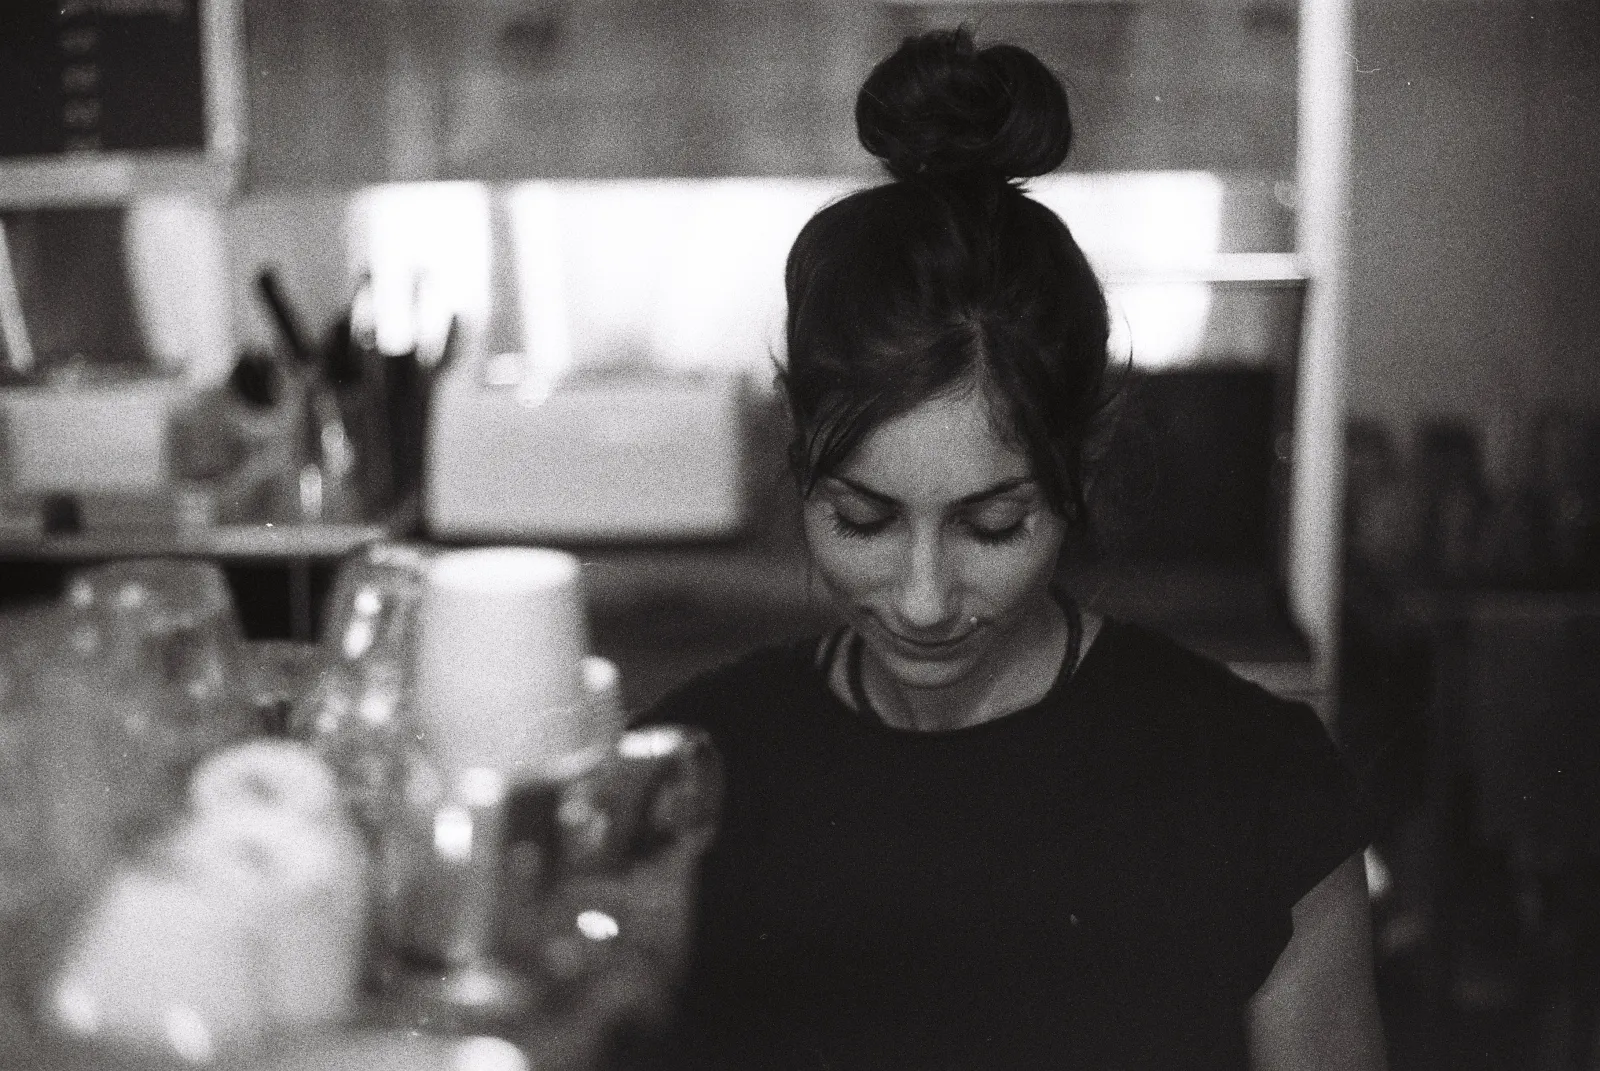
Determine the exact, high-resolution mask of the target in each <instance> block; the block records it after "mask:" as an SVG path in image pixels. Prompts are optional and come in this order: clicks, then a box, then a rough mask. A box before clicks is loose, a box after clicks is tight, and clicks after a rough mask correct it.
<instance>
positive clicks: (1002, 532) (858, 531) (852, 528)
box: [833, 512, 1028, 547]
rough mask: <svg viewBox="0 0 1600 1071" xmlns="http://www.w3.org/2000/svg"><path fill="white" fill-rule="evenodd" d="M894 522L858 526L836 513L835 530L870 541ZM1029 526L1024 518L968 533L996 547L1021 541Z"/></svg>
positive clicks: (885, 520) (886, 520)
mask: <svg viewBox="0 0 1600 1071" xmlns="http://www.w3.org/2000/svg"><path fill="white" fill-rule="evenodd" d="M893 520H894V518H893V517H884V518H882V519H881V520H876V521H868V522H867V523H866V524H858V523H856V522H855V521H849V520H846V519H845V518H844V517H843V515H841V514H839V513H837V512H835V513H834V515H833V530H834V532H835V533H837V534H838V535H841V536H844V537H845V538H847V539H870V538H871V537H873V536H875V535H877V534H878V533H880V532H882V531H883V530H884V529H886V528H888V527H889V525H890V523H891V522H892V521H893ZM1027 526H1028V519H1027V518H1026V517H1024V518H1022V519H1021V520H1019V521H1018V522H1017V523H1016V524H1013V525H1010V526H1008V527H1006V528H998V529H990V528H979V527H977V526H976V525H972V524H968V525H967V531H968V532H969V533H970V534H971V535H972V538H973V539H975V540H977V541H978V542H979V543H982V544H983V545H984V546H989V547H995V546H1001V545H1003V544H1006V543H1012V542H1015V541H1016V540H1018V539H1020V538H1021V537H1022V533H1023V531H1024V530H1025V529H1026V528H1027Z"/></svg>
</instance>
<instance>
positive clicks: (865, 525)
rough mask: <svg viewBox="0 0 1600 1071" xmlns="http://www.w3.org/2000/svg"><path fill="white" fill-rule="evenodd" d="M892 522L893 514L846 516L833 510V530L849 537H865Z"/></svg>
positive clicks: (880, 530)
mask: <svg viewBox="0 0 1600 1071" xmlns="http://www.w3.org/2000/svg"><path fill="white" fill-rule="evenodd" d="M893 522H894V515H893V514H885V515H884V516H881V517H863V518H854V517H847V516H845V514H843V513H841V512H840V511H839V510H834V511H833V530H834V531H835V532H836V533H838V534H839V535H842V536H845V537H846V538H849V539H867V538H869V537H871V536H875V535H877V534H878V533H880V532H882V531H883V530H884V529H886V528H888V527H889V525H890V524H892V523H893Z"/></svg>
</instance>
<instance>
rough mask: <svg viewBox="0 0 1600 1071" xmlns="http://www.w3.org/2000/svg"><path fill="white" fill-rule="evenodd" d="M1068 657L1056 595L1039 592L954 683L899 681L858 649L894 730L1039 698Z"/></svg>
mask: <svg viewBox="0 0 1600 1071" xmlns="http://www.w3.org/2000/svg"><path fill="white" fill-rule="evenodd" d="M1066 656H1067V622H1066V615H1065V614H1064V613H1063V612H1062V610H1061V607H1060V605H1059V604H1057V602H1056V601H1055V599H1053V598H1051V597H1050V596H1049V595H1043V596H1041V598H1040V599H1039V601H1038V603H1037V604H1036V605H1034V606H1033V607H1031V608H1030V609H1029V612H1028V613H1027V614H1025V615H1023V616H1022V617H1021V618H1020V619H1019V620H1018V621H1017V623H1016V624H1015V625H1014V626H1013V627H1012V628H1011V629H1010V630H1009V631H1008V632H1007V633H1006V634H1005V635H1002V636H997V637H995V641H994V646H993V647H992V649H991V651H990V654H989V657H988V658H986V659H985V660H984V661H982V662H980V663H979V664H978V665H977V666H975V667H974V668H973V670H972V672H971V673H968V674H967V675H966V676H965V677H963V678H961V679H960V680H958V681H955V682H954V683H952V684H949V685H945V686H943V687H940V688H915V687H910V686H907V685H904V684H901V683H899V682H898V681H896V680H895V679H894V678H893V677H891V676H890V675H889V674H888V673H886V672H885V671H884V670H883V668H882V666H881V665H880V664H879V663H878V661H877V659H876V658H875V657H874V656H873V654H872V649H871V648H870V647H867V648H866V649H865V650H864V651H863V652H862V666H861V670H862V684H863V686H864V687H865V690H866V693H867V699H868V700H869V701H870V702H871V704H872V708H873V710H874V711H875V712H876V713H877V715H878V717H880V718H882V719H883V720H884V721H885V722H886V723H887V724H889V725H891V726H894V727H895V728H897V729H916V730H921V731H924V732H940V731H949V730H951V729H964V728H967V727H969V726H973V725H980V724H982V723H983V722H986V721H993V720H994V719H996V718H1000V717H1004V716H1005V715H1007V714H1010V713H1013V712H1014V711H1017V710H1021V709H1023V708H1024V707H1028V706H1032V705H1033V704H1034V703H1037V702H1038V701H1039V700H1040V699H1043V698H1044V696H1045V693H1047V692H1048V691H1049V690H1050V687H1051V685H1053V684H1054V683H1055V681H1056V677H1057V676H1058V675H1059V674H1060V672H1061V664H1062V661H1063V659H1065V658H1066Z"/></svg>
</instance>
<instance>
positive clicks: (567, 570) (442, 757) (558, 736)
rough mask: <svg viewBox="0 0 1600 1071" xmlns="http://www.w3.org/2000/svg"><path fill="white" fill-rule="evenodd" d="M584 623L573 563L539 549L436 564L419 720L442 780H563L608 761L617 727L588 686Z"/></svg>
mask: <svg viewBox="0 0 1600 1071" xmlns="http://www.w3.org/2000/svg"><path fill="white" fill-rule="evenodd" d="M588 647H589V635H588V624H587V621H586V618H585V615H584V608H583V595H582V591H581V589H580V584H579V568H578V560H577V559H576V558H574V557H573V556H572V555H570V554H565V553H562V552H560V551H554V550H541V549H533V548H488V549H482V550H464V551H453V552H450V553H446V554H441V555H440V556H439V557H438V558H436V559H435V560H434V561H433V562H432V563H431V564H430V566H429V569H428V579H427V588H426V591H425V592H424V594H423V599H422V613H421V616H420V619H419V621H418V633H417V643H416V670H417V675H416V682H415V697H416V708H415V709H416V720H417V729H418V731H419V733H420V734H421V735H422V744H423V746H424V747H425V748H426V749H427V750H428V752H429V753H430V755H431V756H432V757H433V759H434V761H435V762H436V763H438V764H439V766H440V767H441V768H442V769H443V770H444V771H445V772H446V773H451V774H458V773H461V772H462V771H465V770H468V769H474V768H478V769H492V770H496V771H499V772H500V773H502V774H504V775H506V776H508V777H511V778H514V779H521V778H527V777H546V776H560V775H561V774H562V772H563V771H565V770H567V769H569V768H570V767H571V766H572V765H573V763H574V762H575V761H581V759H580V757H581V756H584V755H587V754H590V753H602V752H603V751H604V749H605V748H607V747H609V746H610V742H611V740H612V739H613V738H614V736H615V734H616V731H617V729H616V726H614V725H612V724H610V719H608V718H605V717H597V716H596V715H595V713H594V705H593V704H592V703H591V702H590V701H589V694H588V689H587V688H586V687H585V680H584V658H585V656H586V655H587V654H588Z"/></svg>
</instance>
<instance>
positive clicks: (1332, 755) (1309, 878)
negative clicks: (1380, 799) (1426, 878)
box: [1261, 703, 1373, 911]
mask: <svg viewBox="0 0 1600 1071" xmlns="http://www.w3.org/2000/svg"><path fill="white" fill-rule="evenodd" d="M1267 717H1269V718H1270V719H1271V720H1272V726H1271V732H1269V733H1268V734H1267V737H1268V740H1269V749H1268V754H1267V756H1265V758H1266V760H1267V761H1266V763H1265V767H1264V773H1265V791H1264V793H1263V799H1262V801H1261V802H1262V807H1263V814H1262V826H1261V829H1262V835H1263V843H1262V850H1263V853H1264V859H1263V862H1264V864H1265V866H1264V875H1265V878H1266V892H1267V895H1268V898H1269V900H1270V901H1271V906H1272V907H1273V908H1275V909H1278V910H1284V911H1287V910H1288V909H1290V908H1292V907H1293V906H1294V905H1295V904H1296V903H1297V902H1299V900H1300V899H1301V897H1303V896H1305V894H1306V893H1308V892H1310V891H1311V890H1312V889H1314V888H1315V887H1316V886H1317V884H1318V883H1319V882H1321V881H1322V879H1323V878H1325V877H1327V876H1328V875H1329V874H1331V873H1332V872H1333V871H1334V870H1335V869H1336V868H1337V867H1338V866H1339V864H1340V863H1342V862H1344V861H1345V860H1346V859H1348V858H1349V857H1350V856H1351V855H1353V854H1355V853H1356V852H1358V851H1361V850H1362V849H1363V848H1365V847H1366V846H1367V844H1368V843H1369V842H1370V841H1371V839H1372V828H1373V823H1372V820H1371V817H1370V814H1369V811H1368V808H1367V806H1366V804H1365V802H1364V800H1363V799H1362V796H1361V793H1360V792H1359V790H1358V788H1357V784H1356V780H1355V777H1354V775H1353V774H1352V772H1351V769H1350V766H1349V764H1348V762H1347V761H1346V759H1345V756H1344V753H1343V752H1342V751H1341V750H1340V749H1339V747H1338V746H1337V745H1336V744H1335V743H1334V741H1333V739H1332V738H1331V737H1330V736H1329V735H1328V731H1327V729H1326V728H1324V727H1323V725H1322V722H1321V721H1319V720H1318V719H1317V716H1316V714H1315V713H1314V712H1313V711H1312V710H1311V708H1310V707H1308V706H1306V705H1305V704H1304V703H1283V704H1281V705H1276V708H1275V709H1274V710H1272V711H1270V712H1269V713H1268V714H1267Z"/></svg>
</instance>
